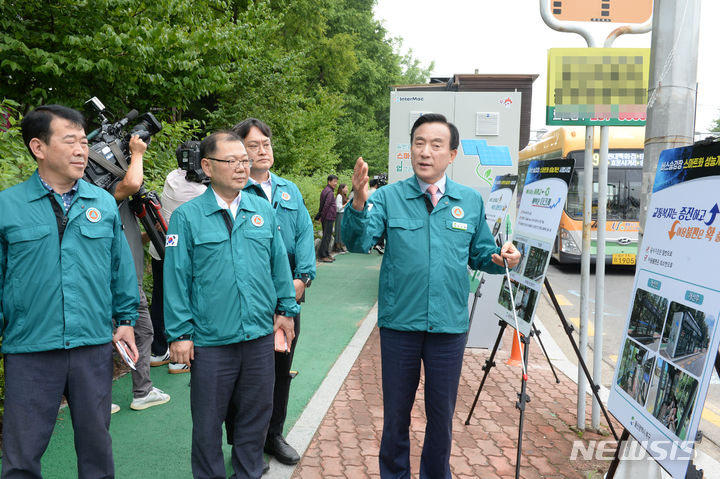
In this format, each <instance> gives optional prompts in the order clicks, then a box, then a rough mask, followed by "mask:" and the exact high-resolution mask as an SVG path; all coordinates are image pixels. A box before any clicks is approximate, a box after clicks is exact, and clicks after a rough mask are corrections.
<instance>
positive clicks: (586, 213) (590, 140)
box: [577, 126, 595, 431]
mask: <svg viewBox="0 0 720 479" xmlns="http://www.w3.org/2000/svg"><path fill="white" fill-rule="evenodd" d="M594 144H595V127H594V126H586V127H585V162H584V165H583V172H584V175H585V176H584V177H583V185H582V188H583V229H582V256H581V257H580V342H579V346H578V349H579V350H580V354H581V356H582V359H583V361H585V362H587V345H588V321H589V318H590V247H591V243H592V241H591V239H592V227H591V225H592V185H593V161H592V160H593V152H594V150H595V147H594ZM586 389H587V380H586V379H585V374H583V370H582V368H580V367H578V390H577V428H578V429H579V430H581V431H584V430H585V390H586Z"/></svg>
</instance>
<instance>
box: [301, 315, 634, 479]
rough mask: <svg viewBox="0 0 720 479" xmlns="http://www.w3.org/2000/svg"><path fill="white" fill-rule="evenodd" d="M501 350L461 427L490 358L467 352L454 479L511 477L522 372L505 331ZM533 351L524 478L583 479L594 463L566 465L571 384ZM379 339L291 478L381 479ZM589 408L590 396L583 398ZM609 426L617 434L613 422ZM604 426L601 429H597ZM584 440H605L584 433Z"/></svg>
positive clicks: (420, 414)
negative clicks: (558, 379) (512, 363)
mask: <svg viewBox="0 0 720 479" xmlns="http://www.w3.org/2000/svg"><path fill="white" fill-rule="evenodd" d="M504 341H505V342H506V343H507V344H506V345H505V349H504V350H501V351H499V352H498V354H497V356H496V359H495V361H496V366H495V367H493V368H491V369H490V372H489V374H488V376H487V379H486V381H485V384H484V385H483V390H482V392H481V395H480V399H479V401H478V403H477V406H476V408H475V410H474V412H473V416H472V418H471V420H470V424H469V425H467V426H466V425H465V419H466V418H467V415H468V412H469V411H470V407H471V406H472V402H473V400H474V398H475V394H476V393H477V390H478V387H479V385H480V381H481V380H482V377H483V374H484V371H483V370H482V366H483V365H484V364H485V360H486V358H487V357H488V356H489V351H487V350H468V351H467V352H466V357H465V364H464V366H463V374H462V377H461V381H460V387H459V389H458V399H457V407H456V411H455V416H454V418H453V431H454V436H453V449H452V453H451V459H450V467H451V470H452V473H453V477H456V478H458V479H465V478H467V479H469V478H501V479H505V478H508V479H512V478H514V477H515V461H516V456H517V434H518V424H519V418H520V412H519V410H518V409H516V408H515V402H516V401H517V393H518V391H519V389H520V386H521V382H520V377H519V375H520V368H518V367H514V366H508V365H506V364H505V361H506V360H507V358H508V357H509V351H510V345H511V341H512V337H511V336H509V335H507V334H506V338H505V339H504ZM536 349H538V348H531V351H530V362H531V367H530V368H529V374H530V378H531V379H530V381H528V384H527V394H528V395H529V396H530V397H531V401H530V402H529V403H528V404H527V405H526V410H525V417H524V421H525V422H524V425H523V456H522V460H521V471H520V475H521V477H523V479H535V478H544V479H559V478H563V479H568V478H584V477H587V476H586V474H587V473H588V471H594V470H595V465H594V464H592V463H590V462H588V461H570V451H571V448H572V443H573V441H575V440H577V439H578V435H577V434H576V433H575V432H574V431H573V430H572V429H570V427H571V426H574V425H575V423H576V419H575V414H576V406H575V400H576V395H577V389H576V386H575V383H574V382H572V381H571V380H570V379H568V378H566V377H561V381H562V382H561V384H559V385H558V384H556V383H555V379H554V377H553V376H552V372H551V371H550V368H549V366H548V364H547V361H546V360H545V358H544V356H542V352H541V351H539V350H538V351H535V350H536ZM379 354H380V347H379V335H378V332H377V329H376V330H375V331H374V332H373V333H372V335H371V336H370V338H369V339H368V341H367V343H366V344H365V347H364V348H363V351H362V353H361V354H360V356H359V357H358V359H357V361H356V362H355V365H354V366H353V367H352V369H351V371H350V373H349V375H348V377H347V378H346V380H345V382H344V384H343V386H342V387H341V389H340V391H339V392H338V394H337V396H336V398H335V400H334V402H333V404H332V406H331V407H330V410H329V411H328V413H327V415H326V416H325V418H324V419H323V421H322V423H321V425H320V427H319V429H318V431H317V432H316V434H315V436H314V438H313V440H312V442H311V443H310V445H309V446H308V449H307V451H306V452H305V454H304V455H303V458H302V460H301V461H300V464H299V465H298V467H297V469H296V470H295V473H294V474H293V478H297V479H316V478H332V477H343V478H352V479H356V478H369V479H379V477H380V474H379V473H380V471H379V464H378V451H379V448H380V439H381V435H382V423H383V407H382V391H381V387H380V384H381V371H380V363H379V361H378V360H377V358H378V357H379ZM423 384H424V377H421V380H420V387H419V389H418V392H417V395H416V401H415V405H414V407H413V410H412V413H411V425H410V441H411V445H410V464H411V468H412V472H413V474H414V477H417V475H418V473H419V465H420V455H421V453H422V445H423V441H424V435H425V423H426V421H425V406H424V391H423ZM587 404H588V409H589V408H590V399H589V398H588V403H587ZM614 426H615V427H616V428H618V429H620V426H619V424H617V423H616V422H614ZM603 427H604V429H608V428H607V425H604V426H603ZM584 438H585V440H593V439H594V440H605V439H607V437H605V436H602V435H600V434H596V433H594V432H592V431H589V430H588V431H586V432H585V435H584Z"/></svg>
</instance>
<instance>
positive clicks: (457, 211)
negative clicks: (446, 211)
mask: <svg viewBox="0 0 720 479" xmlns="http://www.w3.org/2000/svg"><path fill="white" fill-rule="evenodd" d="M450 214H451V215H453V218H457V219H460V218H462V217H464V216H465V211H464V210H463V209H462V208H460V207H459V206H453V207H452V209H451V210H450Z"/></svg>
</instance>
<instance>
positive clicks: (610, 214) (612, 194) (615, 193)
mask: <svg viewBox="0 0 720 479" xmlns="http://www.w3.org/2000/svg"><path fill="white" fill-rule="evenodd" d="M568 156H571V157H572V158H574V159H575V174H574V175H573V177H572V180H571V181H570V188H569V190H568V197H567V203H566V207H565V211H566V212H567V214H568V216H570V218H572V219H582V216H583V197H584V193H583V185H584V182H585V170H584V169H583V161H584V160H583V157H584V156H585V154H584V152H582V151H580V152H572V153H571V154H570V155H568ZM608 160H609V161H608V163H609V165H608V184H607V219H608V220H611V221H638V219H639V215H640V186H641V183H642V161H643V153H642V151H640V152H637V151H632V152H628V151H625V152H623V151H611V152H610V153H609V156H608ZM592 198H593V199H592V218H593V219H595V218H597V205H598V181H597V169H593V196H592Z"/></svg>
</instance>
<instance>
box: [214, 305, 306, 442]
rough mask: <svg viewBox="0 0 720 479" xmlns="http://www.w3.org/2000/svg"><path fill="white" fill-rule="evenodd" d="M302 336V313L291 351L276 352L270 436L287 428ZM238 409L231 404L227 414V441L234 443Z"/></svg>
mask: <svg viewBox="0 0 720 479" xmlns="http://www.w3.org/2000/svg"><path fill="white" fill-rule="evenodd" d="M299 336H300V315H299V314H298V315H297V316H295V339H293V341H292V345H291V346H290V352H289V353H278V352H275V389H274V391H273V409H272V416H271V417H270V427H269V428H268V433H267V435H268V437H269V436H272V435H274V434H280V435H282V434H283V429H284V428H285V419H287V406H288V402H289V398H290V381H292V378H291V377H290V368H291V367H292V360H293V356H294V355H295V347H296V346H297V341H298V337H299ZM236 414H237V411H236V410H235V408H234V407H233V406H232V404H231V405H230V407H229V408H228V412H227V415H226V416H225V432H226V433H227V443H228V444H232V443H233V440H234V428H233V426H232V425H233V424H234V422H235V415H236Z"/></svg>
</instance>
